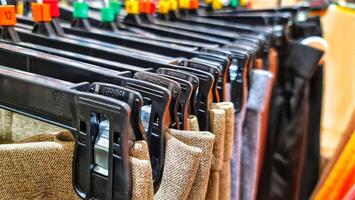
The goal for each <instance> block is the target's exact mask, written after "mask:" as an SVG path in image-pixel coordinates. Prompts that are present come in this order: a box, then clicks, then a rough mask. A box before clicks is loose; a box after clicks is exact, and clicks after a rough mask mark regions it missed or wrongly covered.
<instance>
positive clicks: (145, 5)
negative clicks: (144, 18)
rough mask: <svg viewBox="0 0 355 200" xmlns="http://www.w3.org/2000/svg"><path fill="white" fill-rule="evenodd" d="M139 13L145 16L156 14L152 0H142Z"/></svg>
mask: <svg viewBox="0 0 355 200" xmlns="http://www.w3.org/2000/svg"><path fill="white" fill-rule="evenodd" d="M139 12H140V13H145V14H154V12H155V4H154V2H153V1H152V0H140V2H139Z"/></svg>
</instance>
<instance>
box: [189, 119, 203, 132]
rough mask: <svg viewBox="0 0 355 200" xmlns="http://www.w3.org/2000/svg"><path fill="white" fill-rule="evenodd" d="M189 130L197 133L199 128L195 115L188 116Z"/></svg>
mask: <svg viewBox="0 0 355 200" xmlns="http://www.w3.org/2000/svg"><path fill="white" fill-rule="evenodd" d="M189 130H190V131H199V130H200V126H199V124H198V119H197V117H196V116H195V115H190V116H189Z"/></svg>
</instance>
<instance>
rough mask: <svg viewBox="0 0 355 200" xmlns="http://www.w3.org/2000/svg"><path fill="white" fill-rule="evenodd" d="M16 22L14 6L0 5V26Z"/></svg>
mask: <svg viewBox="0 0 355 200" xmlns="http://www.w3.org/2000/svg"><path fill="white" fill-rule="evenodd" d="M16 22H17V20H16V9H15V6H13V5H6V6H0V26H14V25H16Z"/></svg>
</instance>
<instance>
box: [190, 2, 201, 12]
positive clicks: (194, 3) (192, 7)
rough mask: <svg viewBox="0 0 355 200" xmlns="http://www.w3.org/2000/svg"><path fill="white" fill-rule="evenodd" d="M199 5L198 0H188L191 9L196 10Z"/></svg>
mask: <svg viewBox="0 0 355 200" xmlns="http://www.w3.org/2000/svg"><path fill="white" fill-rule="evenodd" d="M199 7H200V1H199V0H190V9H191V10H197V9H198V8H199Z"/></svg>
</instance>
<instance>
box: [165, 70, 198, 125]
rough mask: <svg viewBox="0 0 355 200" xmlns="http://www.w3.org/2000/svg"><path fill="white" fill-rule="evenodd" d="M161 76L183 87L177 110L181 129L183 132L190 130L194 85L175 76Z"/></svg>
mask: <svg viewBox="0 0 355 200" xmlns="http://www.w3.org/2000/svg"><path fill="white" fill-rule="evenodd" d="M160 76H162V77H165V78H168V79H171V80H174V81H176V82H177V83H179V85H180V87H181V94H180V98H179V100H178V108H177V111H178V116H179V123H180V124H179V127H180V129H181V130H188V118H189V116H190V104H191V102H190V101H191V96H192V92H193V86H192V84H191V83H190V82H189V81H186V80H184V79H180V78H177V77H175V76H169V75H165V74H160ZM196 78H197V77H196ZM194 95H195V94H194Z"/></svg>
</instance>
